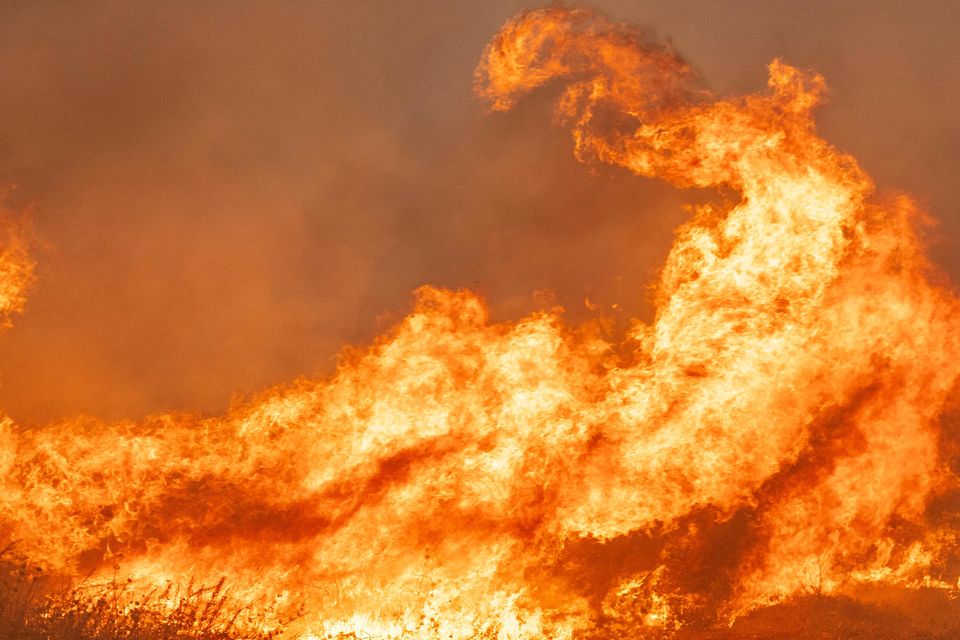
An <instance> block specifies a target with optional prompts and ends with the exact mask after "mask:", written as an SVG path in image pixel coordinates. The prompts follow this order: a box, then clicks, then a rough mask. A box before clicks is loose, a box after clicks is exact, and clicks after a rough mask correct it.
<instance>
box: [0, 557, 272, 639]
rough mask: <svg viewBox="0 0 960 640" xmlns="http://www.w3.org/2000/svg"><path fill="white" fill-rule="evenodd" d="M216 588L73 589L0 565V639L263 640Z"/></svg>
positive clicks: (117, 585)
mask: <svg viewBox="0 0 960 640" xmlns="http://www.w3.org/2000/svg"><path fill="white" fill-rule="evenodd" d="M227 603H228V599H227V596H226V591H225V588H224V582H223V581H222V580H221V581H220V582H219V583H217V584H214V585H209V586H198V585H195V584H192V583H191V584H188V585H187V586H186V587H183V588H175V587H167V588H166V589H160V590H156V591H153V592H150V593H147V594H137V593H134V592H133V591H132V590H131V589H130V588H129V587H128V583H127V582H122V581H117V580H113V581H110V582H108V583H103V582H99V583H89V584H88V583H83V582H80V583H76V582H68V581H65V580H62V579H58V578H55V577H50V576H46V575H44V573H43V572H42V571H41V570H39V569H38V568H37V567H32V566H30V565H29V564H27V563H24V562H13V561H10V560H6V561H3V560H0V640H268V639H270V638H275V637H276V635H275V634H256V633H254V634H251V633H243V632H241V631H240V630H239V628H238V625H237V622H238V620H239V616H240V615H241V613H242V612H241V611H239V610H235V609H231V608H230V607H229V606H228V604H227Z"/></svg>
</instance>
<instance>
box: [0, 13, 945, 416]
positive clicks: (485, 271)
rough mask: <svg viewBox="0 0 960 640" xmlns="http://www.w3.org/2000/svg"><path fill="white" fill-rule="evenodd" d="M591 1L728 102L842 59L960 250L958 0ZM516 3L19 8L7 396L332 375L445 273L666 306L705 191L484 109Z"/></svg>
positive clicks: (880, 136)
mask: <svg viewBox="0 0 960 640" xmlns="http://www.w3.org/2000/svg"><path fill="white" fill-rule="evenodd" d="M599 4H601V5H602V8H603V9H605V10H606V11H607V12H608V13H610V14H611V15H613V16H614V17H615V18H617V19H623V20H626V21H631V22H640V23H651V24H656V25H657V26H658V29H660V30H662V31H663V32H665V33H670V34H671V35H672V36H673V38H674V41H675V43H676V45H677V48H678V49H680V50H682V51H683V52H684V53H685V55H687V56H688V57H689V58H690V59H694V60H697V61H698V65H699V68H700V70H701V71H702V75H703V76H705V77H708V78H710V80H711V83H712V84H713V86H714V88H715V89H717V90H718V92H720V93H729V92H731V91H740V90H747V89H751V88H753V87H755V86H757V85H758V84H759V83H760V82H762V79H763V73H764V71H763V64H764V63H765V62H766V61H767V60H768V59H770V58H772V57H775V56H784V57H785V58H786V59H787V60H788V61H789V62H792V63H795V64H797V65H799V66H801V67H808V66H809V67H815V68H817V69H818V70H820V71H822V72H823V73H824V74H825V75H826V76H827V77H828V78H830V79H831V82H832V85H833V86H834V87H837V89H836V90H835V92H834V94H833V96H832V100H833V105H832V106H831V108H830V109H828V110H827V111H826V112H825V113H824V115H823V117H822V118H821V122H822V123H823V128H824V130H825V131H826V133H827V135H828V137H830V138H831V139H832V140H835V141H838V142H839V143H840V146H841V147H847V148H848V149H849V150H850V151H853V152H855V153H856V154H857V155H858V157H859V158H860V159H861V161H862V162H863V164H864V165H865V167H866V168H868V169H870V170H871V171H872V172H873V173H874V174H875V175H877V176H878V178H879V181H880V182H881V183H885V184H893V185H896V186H902V187H905V188H907V189H909V190H910V191H912V192H914V193H919V194H926V195H927V197H928V198H929V201H930V202H929V204H930V207H929V208H930V209H932V210H933V212H934V213H935V214H937V215H938V217H940V218H941V219H944V224H943V226H942V233H943V236H944V237H945V238H948V239H950V238H955V237H957V236H958V235H960V234H958V233H957V232H956V229H957V226H956V224H957V223H956V222H955V221H954V218H953V217H951V216H952V213H953V212H954V211H956V205H957V203H960V193H958V192H957V187H956V186H954V185H955V181H953V180H952V179H948V178H949V177H950V176H951V175H952V174H953V172H955V168H956V164H957V155H956V154H957V151H956V149H957V148H960V145H957V144H955V141H956V139H957V135H958V134H957V129H956V125H955V124H954V121H953V111H954V109H953V107H952V105H954V104H956V97H957V92H958V88H957V81H956V79H955V74H953V73H952V70H953V69H955V68H956V66H957V64H958V62H960V61H958V60H957V55H958V54H957V52H956V50H955V48H954V47H953V46H952V36H951V37H948V36H949V29H948V28H947V26H946V25H951V24H955V22H956V19H955V17H954V18H951V15H952V14H955V12H956V11H957V9H956V7H954V6H952V4H949V3H948V4H944V5H938V6H936V7H931V6H927V7H923V8H918V7H916V6H914V5H913V4H910V3H886V4H876V3H869V4H862V5H857V4H856V3H844V5H843V6H842V7H837V6H835V4H834V3H828V2H824V3H816V4H815V3H804V5H803V6H802V7H797V6H793V5H790V4H785V3H753V4H749V5H744V4H743V3H706V4H704V5H703V6H697V7H695V8H694V7H690V6H687V5H679V6H678V5H676V3H671V2H653V3H645V4H644V5H643V7H637V6H635V5H634V4H632V3H625V2H620V1H611V2H602V3H599ZM520 8H522V3H520V2H493V3H484V4H483V5H482V6H478V5H475V4H474V3H459V4H456V3H429V2H413V3H404V4H403V6H402V7H400V6H397V7H389V6H384V5H383V4H382V3H369V2H367V3H364V2H359V3H349V5H347V4H344V3H311V4H295V3H286V4H275V3H245V4H243V5H241V6H238V5H237V4H236V3H226V2H222V3H204V4H203V5H202V6H193V5H189V4H176V3H159V2H157V3H136V4H131V3H119V2H113V3H111V2H104V3H98V4H95V5H86V6H82V7H81V6H76V5H70V4H66V3H53V2H46V3H8V4H6V5H5V7H4V8H3V9H2V10H0V11H2V15H0V17H2V20H0V79H2V82H3V85H4V87H7V89H6V90H5V91H4V93H3V95H2V96H0V183H11V182H16V183H17V184H18V185H19V187H18V189H17V190H16V191H15V192H14V194H13V195H11V196H10V197H9V198H8V200H9V201H10V204H11V206H16V205H17V204H22V203H27V202H29V203H35V204H36V205H37V209H36V211H37V213H36V229H37V236H38V237H39V238H40V240H41V241H42V243H43V244H42V247H41V250H40V252H39V253H38V254H37V259H38V263H39V264H38V281H37V285H36V286H35V287H34V288H33V289H32V291H31V295H30V301H29V304H28V308H27V314H26V315H25V316H24V317H22V318H20V319H18V321H17V323H16V325H17V326H16V327H15V328H14V329H13V330H11V331H8V332H6V334H5V335H4V337H3V340H2V341H0V361H2V362H3V366H2V371H0V376H2V377H0V406H3V407H4V410H5V411H7V412H8V413H10V414H11V415H12V416H14V417H15V418H16V419H17V420H18V421H19V422H21V423H34V422H44V421H46V420H49V419H55V418H59V417H63V416H69V415H73V414H75V413H78V412H85V413H92V414H95V415H99V416H104V417H136V416H139V415H142V414H145V413H150V412H157V411H166V410H178V409H201V410H204V411H209V412H215V411H218V410H220V409H221V408H223V407H224V406H225V405H226V404H227V403H228V402H229V401H230V398H231V396H232V395H233V394H235V393H249V392H253V391H256V390H258V389H260V388H263V387H264V386H268V385H270V384H274V383H277V382H281V381H285V380H289V379H291V378H293V377H295V376H297V375H301V374H304V375H311V374H314V373H317V372H324V371H329V370H330V369H331V368H332V366H333V363H334V359H335V354H336V353H337V352H338V350H339V349H340V347H341V345H342V344H344V343H360V342H364V341H365V340H367V339H369V338H370V337H372V336H373V335H375V334H377V333H378V332H380V331H381V330H382V329H383V328H384V327H385V326H387V325H389V324H391V323H392V322H393V321H394V320H396V319H398V318H400V317H402V316H403V314H404V313H405V312H406V311H407V309H408V308H409V304H410V291H411V290H412V289H414V288H415V287H417V286H419V285H421V284H425V283H430V284H436V285H442V286H451V287H460V286H467V287H470V288H472V289H474V290H479V291H480V292H482V293H483V295H484V296H485V297H486V298H487V299H488V300H489V302H490V303H491V306H492V311H493V314H494V317H496V318H515V317H519V316H521V315H522V314H524V313H525V312H527V311H529V310H530V309H532V308H536V307H543V306H551V305H553V304H561V305H563V306H564V307H566V308H567V316H568V317H570V318H572V319H574V320H582V319H586V318H589V317H592V316H593V315H596V314H598V313H600V312H603V313H605V314H608V315H611V316H613V317H614V318H615V319H617V320H618V321H619V322H620V323H621V326H622V325H623V324H624V323H625V322H626V319H627V318H629V317H631V316H641V317H643V316H649V313H650V308H651V307H650V296H649V293H648V291H647V289H646V288H645V286H646V284H647V283H650V282H652V281H654V280H655V279H656V276H657V271H658V269H659V267H660V265H661V263H662V261H663V258H664V257H665V255H666V251H667V248H668V246H669V244H670V240H671V238H672V235H673V229H674V228H675V227H676V226H677V224H678V223H679V222H680V221H682V220H683V219H685V218H686V217H687V216H688V214H687V213H686V212H685V211H684V210H683V209H682V208H681V204H682V203H688V202H690V201H691V200H696V199H697V196H696V195H695V194H680V193H677V192H676V191H675V190H673V189H672V188H670V187H668V186H665V185H663V184H660V183H655V182H651V181H647V180H644V179H638V178H636V177H635V176H632V175H629V174H628V173H627V172H626V171H623V170H620V169H616V168H608V167H604V166H595V167H593V170H592V174H591V173H588V172H585V171H583V170H582V167H581V166H579V165H578V164H577V162H576V160H575V159H574V158H572V157H571V156H570V154H569V152H568V150H569V138H568V134H567V133H566V132H565V131H563V130H562V129H559V128H552V129H551V128H549V127H544V126H541V123H542V121H543V118H544V115H545V114H546V113H548V110H549V109H550V107H549V106H548V105H547V104H546V103H545V102H544V101H543V100H542V99H540V98H536V99H534V100H533V101H531V102H524V103H523V104H521V105H520V107H518V110H517V111H515V112H514V113H513V114H511V115H510V117H509V118H504V117H487V115H486V114H485V113H484V106H483V105H482V104H479V103H478V102H477V101H476V100H475V99H474V98H473V96H472V95H471V85H470V78H471V74H472V70H473V68H474V67H475V65H476V62H477V56H478V52H479V51H480V50H481V49H482V47H483V46H484V44H485V43H486V42H487V39H488V38H489V35H490V34H491V33H493V32H495V31H496V29H497V28H499V26H500V25H501V24H502V23H503V22H504V20H505V19H506V18H507V17H509V16H510V15H513V14H514V13H515V12H516V11H517V10H519V9H520ZM894 36H896V37H894ZM893 43H896V44H893ZM881 71H882V72H883V76H882V77H881ZM865 123H866V124H865ZM895 132H896V133H895ZM492 159H495V161H492ZM951 242H952V241H951V240H946V241H944V242H943V244H942V245H941V246H940V247H938V251H939V253H937V256H938V257H939V258H940V260H941V262H943V263H945V264H946V265H947V266H948V267H949V268H951V269H952V270H953V271H954V272H956V271H957V269H960V263H958V262H957V258H955V257H954V256H955V255H957V252H955V251H953V250H952V248H953V245H952V244H951ZM584 298H588V299H589V301H590V306H592V307H598V309H597V311H590V310H589V309H588V308H587V307H586V306H585V305H584ZM614 304H616V305H617V307H616V308H615V309H614V308H612V305H614Z"/></svg>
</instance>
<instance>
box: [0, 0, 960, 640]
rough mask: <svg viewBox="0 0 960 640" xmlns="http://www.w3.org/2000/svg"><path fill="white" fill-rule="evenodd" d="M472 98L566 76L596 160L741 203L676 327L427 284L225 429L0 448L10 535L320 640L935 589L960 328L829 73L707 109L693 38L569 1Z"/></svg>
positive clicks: (485, 631) (481, 73) (711, 232)
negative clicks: (198, 588)
mask: <svg viewBox="0 0 960 640" xmlns="http://www.w3.org/2000/svg"><path fill="white" fill-rule="evenodd" d="M476 82H477V92H478V94H479V95H480V96H482V97H484V98H486V99H487V100H489V101H490V104H491V105H492V106H493V108H494V109H497V110H506V109H509V108H510V107H511V106H512V105H513V104H514V103H515V102H516V101H517V100H518V99H519V98H520V97H521V96H522V95H523V94H525V93H527V92H529V91H531V90H532V89H534V88H537V87H540V86H543V85H549V84H556V85H558V86H561V85H562V86H563V89H562V95H561V98H560V100H559V103H558V107H557V109H558V114H559V115H560V117H561V120H562V121H564V122H566V123H567V124H568V125H569V126H570V128H571V129H572V131H573V137H574V141H575V145H576V147H575V148H576V153H577V155H578V157H579V158H581V159H583V160H589V159H596V160H600V161H603V162H607V163H611V164H616V165H620V166H623V167H626V168H627V169H629V170H631V171H633V172H635V173H637V174H640V175H644V176H655V177H659V178H662V179H665V180H668V181H670V182H671V183H673V184H676V185H678V186H681V187H687V186H697V187H719V188H723V189H727V190H731V191H732V192H735V193H737V194H739V201H738V202H737V203H736V204H732V205H724V204H715V205H713V206H707V207H703V208H701V209H700V210H699V211H698V213H697V215H696V216H695V218H694V219H693V220H692V221H691V222H689V223H688V224H686V225H685V226H684V227H683V228H682V229H681V230H680V231H679V233H678V236H677V239H676V242H675V244H674V247H673V249H672V251H671V253H670V255H669V257H668V259H667V261H666V264H665V266H664V268H663V273H662V277H661V280H660V284H659V288H658V294H657V313H656V317H655V320H654V322H653V323H652V324H650V325H647V324H643V323H640V322H636V323H635V324H634V325H633V326H632V328H631V329H630V331H629V332H628V335H627V336H626V337H625V339H624V340H623V342H622V343H621V344H611V343H608V342H606V341H605V340H603V339H601V338H600V337H599V336H598V335H597V334H596V333H595V332H593V331H591V329H590V328H589V327H584V328H570V327H568V326H566V325H565V324H564V323H563V322H562V321H561V319H560V318H559V317H558V315H557V313H556V312H548V313H538V314H535V315H532V316H531V317H528V318H526V319H524V320H521V321H519V322H517V323H513V324H491V323H490V322H489V321H488V319H487V314H486V310H485V308H484V305H483V304H482V303H481V302H480V301H479V300H478V299H477V297H476V296H474V295H473V294H471V293H468V292H452V291H443V290H437V289H433V288H429V287H425V288H423V289H421V290H420V291H418V293H417V302H416V307H415V309H414V311H413V312H412V313H411V314H410V316H409V317H407V318H406V319H405V320H404V321H403V322H401V323H400V324H399V325H398V326H397V327H396V328H395V329H394V330H393V331H392V332H391V333H390V334H389V335H387V336H384V337H383V338H381V339H380V340H378V341H377V342H376V344H374V345H373V346H372V347H370V348H369V349H367V350H366V351H349V352H347V353H346V354H345V355H344V358H343V361H342V363H341V365H340V367H339V369H338V371H337V373H336V375H335V376H333V377H332V378H330V379H328V380H320V381H315V382H309V381H301V382H299V383H297V384H295V385H293V386H291V387H288V388H282V389H277V390H273V391H270V392H268V393H266V394H264V395H263V396H262V397H261V398H258V399H255V400H253V401H251V402H250V403H249V404H248V405H246V406H242V407H238V408H236V409H234V410H233V411H232V412H231V413H230V414H229V415H227V416H225V417H222V418H215V419H200V418H195V417H190V416H161V417H156V418H153V419H151V420H148V421H146V422H145V423H143V424H133V423H116V424H108V423H103V422H99V421H96V420H89V419H82V420H76V421H73V422H69V423H64V424H56V425H51V426H49V427H47V428H44V429H40V430H34V431H30V432H23V433H20V434H19V435H18V436H17V437H16V438H14V437H13V435H12V433H11V432H9V430H8V431H5V432H0V436H2V438H0V446H2V449H0V470H4V471H6V473H5V474H4V477H5V478H6V479H5V480H4V481H3V482H4V484H3V485H2V486H3V492H2V494H0V543H2V542H3V540H5V539H7V540H18V541H19V543H18V549H19V551H20V552H21V553H23V554H25V555H26V556H28V557H29V558H31V559H33V560H34V561H36V562H42V563H43V564H45V565H46V566H47V567H48V568H49V569H51V570H56V571H60V572H64V573H76V572H78V571H80V572H94V573H97V572H99V573H101V574H106V573H110V572H112V571H114V570H115V568H116V569H119V570H120V571H122V572H124V573H125V574H129V575H131V576H133V577H134V578H136V579H138V580H141V581H142V583H143V584H144V585H148V586H149V585H151V584H156V583H158V582H163V581H164V580H175V579H178V578H182V577H183V576H191V575H192V576H199V577H201V578H202V579H209V580H215V579H216V578H218V577H220V576H227V577H228V579H229V581H230V583H231V584H233V585H234V597H235V598H236V599H237V600H238V601H240V602H243V603H246V604H248V605H250V606H251V607H252V611H254V612H255V619H256V621H257V624H259V625H266V626H267V627H269V626H270V625H275V626H276V625H282V624H286V629H287V631H288V632H289V633H291V634H297V633H302V634H304V637H311V638H322V637H334V636H349V637H354V635H356V636H360V635H365V636H374V635H375V636H380V637H401V636H407V637H445V638H447V637H449V638H469V637H477V636H480V637H491V638H492V637H498V638H503V639H506V638H533V637H541V636H548V637H554V636H556V637H571V636H573V635H577V634H579V633H581V632H584V630H587V629H590V628H596V625H599V624H601V623H603V624H606V625H608V627H609V628H611V629H621V630H622V629H623V628H628V627H629V625H635V626H636V627H643V626H648V627H649V626H652V627H658V628H660V629H666V630H669V629H676V628H678V627H679V626H681V625H682V624H683V623H684V622H685V621H687V620H690V619H693V618H694V617H700V618H704V617H706V618H714V619H715V618H716V617H717V616H721V617H722V616H724V615H729V614H736V613H738V612H743V611H746V610H749V609H751V608H754V607H757V606H760V605H762V604H765V603H769V602H771V601H776V600H778V599H782V598H784V597H787V596H789V595H791V594H795V593H797V592H800V591H802V590H804V589H810V588H815V589H818V590H822V591H825V592H833V591H839V590H842V589H849V588H853V587H854V586H855V585H856V583H857V582H862V581H871V580H872V581H887V582H896V583H898V584H904V585H907V584H910V583H911V582H915V581H918V580H921V581H922V580H923V578H924V576H925V575H926V573H925V572H928V571H929V567H930V564H931V563H932V562H934V561H935V559H936V554H937V553H940V548H941V546H942V545H945V544H946V543H944V542H943V541H944V540H947V539H950V540H952V539H953V538H952V537H951V533H950V532H949V531H945V530H936V528H935V527H934V526H933V525H932V524H930V523H929V522H927V517H926V511H927V507H928V504H929V503H930V500H931V498H932V497H933V496H934V495H937V494H938V492H943V491H944V490H946V488H947V487H948V486H949V485H950V483H951V482H952V479H953V476H952V473H951V471H950V469H949V466H948V462H949V460H947V459H946V458H945V456H944V455H943V454H942V452H941V446H940V445H941V439H942V438H943V437H945V436H944V435H943V434H942V433H941V427H940V422H939V419H940V416H941V413H942V412H943V410H944V407H945V405H946V403H947V401H948V398H949V397H950V394H951V390H952V389H953V387H954V385H955V382H956V379H957V374H958V365H957V362H960V342H958V340H960V331H958V328H960V327H958V318H960V315H958V307H957V300H956V299H955V298H954V297H953V295H952V294H951V293H950V292H949V291H948V290H946V289H945V288H943V287H940V286H938V285H936V284H934V282H933V281H932V277H931V271H932V270H931V267H930V266H929V265H928V264H927V262H926V261H925V259H924V257H923V254H922V250H921V247H920V244H919V242H918V240H917V237H916V234H915V232H914V225H915V222H916V220H918V218H919V214H918V212H917V211H916V210H915V209H914V207H913V205H912V204H911V202H910V201H909V200H907V199H905V198H902V197H900V198H887V199H880V198H877V197H876V196H874V195H873V186H872V184H871V182H870V180H869V179H868V178H867V176H866V175H864V173H863V172H862V171H861V170H860V169H859V168H858V166H857V164H856V162H855V161H854V160H853V158H851V157H849V156H846V155H844V154H841V153H839V152H837V151H836V150H834V149H832V148H831V147H830V146H829V145H828V144H827V143H826V142H824V141H823V140H821V139H820V138H819V137H818V136H817V134H816V133H815V131H814V127H813V122H812V119H811V111H812V109H813V107H815V106H816V104H817V102H818V100H819V96H820V94H821V92H822V91H823V87H824V83H823V80H822V78H820V77H819V76H816V75H808V74H804V73H801V72H799V71H797V70H796V69H793V68H791V67H789V66H787V65H786V64H783V63H782V62H779V61H776V62H774V63H772V64H771V65H770V82H769V91H768V92H766V93H763V94H758V95H750V96H745V97H741V98H735V99H729V100H717V99H715V98H713V97H712V96H710V95H709V94H708V93H707V92H705V91H703V90H701V89H699V88H698V85H697V79H696V76H695V74H694V73H693V72H692V70H691V69H690V67H688V66H687V65H686V64H685V63H684V62H683V61H682V60H680V58H679V57H678V56H677V55H676V54H675V53H673V52H672V51H671V50H670V49H668V48H666V47H664V46H661V45H657V44H652V43H650V42H649V41H648V40H647V39H645V38H644V37H643V36H642V35H641V34H639V33H637V32H636V31H634V30H631V29H629V28H627V27H623V26H619V25H614V24H611V23H609V22H608V21H606V20H605V19H604V18H602V17H599V16H597V15H596V14H593V13H591V12H587V11H583V10H577V9H565V8H549V9H541V10H537V11H530V12H527V13H524V14H522V15H521V16H519V17H518V18H516V19H514V20H513V21H511V22H510V23H508V24H507V25H506V26H505V27H504V28H503V30H502V31H501V32H500V33H499V35H497V37H496V38H495V39H494V40H493V41H492V42H491V44H490V45H489V46H488V47H487V49H486V51H485V52H484V55H483V58H482V61H481V63H480V66H479V68H478V70H477V76H476ZM23 273H24V272H23V271H16V270H14V271H11V270H9V269H3V270H2V271H0V283H2V287H3V288H4V290H6V289H7V288H8V287H13V285H8V284H7V282H8V281H13V280H16V278H15V276H16V275H17V274H20V275H22V274H23ZM11 290H12V289H11ZM11 295H12V299H16V295H18V294H16V293H14V294H11ZM14 449H15V453H14ZM903 523H912V526H903ZM938 541H939V542H938ZM955 582H956V581H955V579H954V584H955ZM292 618H295V621H294V622H289V620H290V619H292ZM611 625H612V626H611ZM617 625H620V626H617ZM623 625H627V627H624V626H623ZM351 634H354V635H351Z"/></svg>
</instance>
